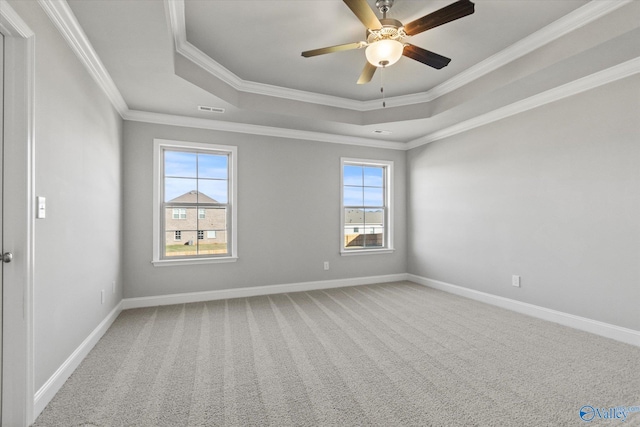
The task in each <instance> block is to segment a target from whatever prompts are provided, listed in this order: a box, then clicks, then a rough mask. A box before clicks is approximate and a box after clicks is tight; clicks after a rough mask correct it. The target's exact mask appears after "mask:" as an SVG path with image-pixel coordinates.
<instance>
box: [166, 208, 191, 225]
mask: <svg viewBox="0 0 640 427" xmlns="http://www.w3.org/2000/svg"><path fill="white" fill-rule="evenodd" d="M164 211H165V217H164V229H165V231H175V230H183V231H193V230H197V229H198V214H197V209H196V208H166V209H165V210H164Z"/></svg>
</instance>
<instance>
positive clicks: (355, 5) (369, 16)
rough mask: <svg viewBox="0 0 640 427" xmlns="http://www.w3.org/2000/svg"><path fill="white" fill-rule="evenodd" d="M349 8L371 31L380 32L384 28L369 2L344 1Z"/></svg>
mask: <svg viewBox="0 0 640 427" xmlns="http://www.w3.org/2000/svg"><path fill="white" fill-rule="evenodd" d="M343 1H344V3H345V4H346V5H347V6H349V9H351V12H353V14H354V15H356V16H357V17H358V19H359V20H360V22H362V23H363V24H364V26H365V27H367V28H368V29H370V30H379V29H380V28H382V24H381V23H380V20H379V19H378V17H377V16H376V14H375V12H374V11H373V10H372V9H371V8H370V7H369V4H368V3H367V0H343Z"/></svg>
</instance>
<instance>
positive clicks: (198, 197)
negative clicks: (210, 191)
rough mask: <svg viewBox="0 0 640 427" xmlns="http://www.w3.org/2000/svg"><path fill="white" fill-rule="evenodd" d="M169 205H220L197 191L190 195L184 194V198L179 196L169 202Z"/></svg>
mask: <svg viewBox="0 0 640 427" xmlns="http://www.w3.org/2000/svg"><path fill="white" fill-rule="evenodd" d="M168 203H218V201H217V200H215V199H212V198H211V197H209V196H207V195H206V194H204V193H201V192H199V191H196V190H191V191H189V192H188V193H184V194H183V195H182V196H178V197H176V198H175V199H173V200H169V202H168Z"/></svg>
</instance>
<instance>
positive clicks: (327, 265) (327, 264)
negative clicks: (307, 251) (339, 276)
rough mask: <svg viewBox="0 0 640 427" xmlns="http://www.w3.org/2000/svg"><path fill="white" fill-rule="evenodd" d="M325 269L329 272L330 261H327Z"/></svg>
mask: <svg viewBox="0 0 640 427" xmlns="http://www.w3.org/2000/svg"><path fill="white" fill-rule="evenodd" d="M324 269H325V270H328V269H329V261H325V262H324Z"/></svg>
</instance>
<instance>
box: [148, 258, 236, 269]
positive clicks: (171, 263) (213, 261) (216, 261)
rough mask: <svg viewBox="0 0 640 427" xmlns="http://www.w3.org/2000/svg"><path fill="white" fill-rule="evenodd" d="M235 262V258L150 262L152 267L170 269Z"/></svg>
mask: <svg viewBox="0 0 640 427" xmlns="http://www.w3.org/2000/svg"><path fill="white" fill-rule="evenodd" d="M237 260H238V257H237V256H231V257H221V258H189V259H162V260H154V261H151V264H153V266H154V267H170V266H175V265H194V264H221V263H227V262H236V261H237Z"/></svg>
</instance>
